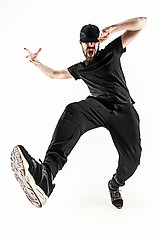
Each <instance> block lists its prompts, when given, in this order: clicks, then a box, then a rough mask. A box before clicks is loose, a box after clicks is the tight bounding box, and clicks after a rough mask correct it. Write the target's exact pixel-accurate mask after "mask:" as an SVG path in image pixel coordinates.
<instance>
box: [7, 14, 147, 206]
mask: <svg viewBox="0 0 160 240" xmlns="http://www.w3.org/2000/svg"><path fill="white" fill-rule="evenodd" d="M145 25H146V17H138V18H132V19H129V20H126V21H124V22H121V23H119V24H115V25H112V26H109V27H106V28H105V29H103V30H102V32H101V34H100V32H99V29H98V27H97V26H95V25H91V24H89V25H85V26H83V27H82V29H81V32H80V44H81V46H82V51H83V53H84V55H85V57H86V59H85V61H83V62H80V63H78V64H75V65H73V66H71V67H69V68H68V69H65V70H61V71H56V70H53V69H51V68H49V67H47V66H45V65H43V64H42V63H40V62H39V61H38V60H37V57H38V54H39V52H40V51H41V49H39V51H38V52H37V53H35V54H33V53H31V52H30V51H29V50H28V49H25V50H27V52H28V53H29V55H28V56H27V58H29V59H30V62H32V63H33V64H34V65H35V66H37V67H38V68H39V69H40V70H41V71H42V72H43V73H44V74H45V75H47V76H48V77H50V78H53V79H68V78H72V77H74V78H75V79H82V80H83V81H84V82H85V83H86V84H87V86H88V88H89V90H90V93H91V96H89V97H87V98H86V99H85V100H82V101H80V102H74V103H71V104H69V105H68V106H67V107H66V108H65V110H64V112H63V114H62V116H61V117H60V119H59V121H58V124H57V126H56V129H55V131H54V134H53V137H52V140H51V143H50V145H49V147H48V150H47V152H46V156H45V159H44V162H43V163H42V162H41V163H38V162H37V161H36V160H35V159H34V158H32V157H31V156H30V155H29V154H28V152H27V151H26V150H25V148H24V147H23V146H22V145H17V146H16V147H14V149H13V151H12V154H11V166H12V170H13V171H14V173H15V176H16V178H17V180H18V181H19V183H20V185H21V187H22V189H23V190H24V192H25V194H26V196H27V197H28V199H29V200H30V201H31V203H32V204H33V205H35V206H37V207H42V206H43V205H44V204H45V202H46V200H47V199H48V197H49V196H50V195H51V193H52V191H53V189H54V187H55V184H54V183H53V179H54V178H55V176H56V174H57V173H58V171H59V170H60V169H62V167H63V166H64V164H65V163H66V162H67V157H68V155H69V153H70V152H71V150H72V149H73V147H74V146H75V144H76V143H77V142H78V140H79V138H80V136H82V134H84V133H85V132H87V131H89V130H91V129H94V128H97V127H104V128H107V129H108V130H109V132H110V134H111V137H112V139H113V142H114V144H115V147H116V149H117V151H118V154H119V162H118V167H117V170H116V173H115V174H114V175H113V177H112V179H111V180H110V181H109V182H108V187H109V192H110V195H111V201H112V204H113V205H114V206H115V207H117V208H122V206H123V199H122V196H121V194H120V192H119V187H121V186H124V185H125V181H126V180H127V179H128V178H130V177H131V176H132V174H133V173H134V172H135V170H136V169H137V167H138V165H139V164H140V156H141V145H140V131H139V116H138V114H137V112H136V110H135V108H134V107H133V104H134V101H133V99H132V98H131V96H130V94H129V91H128V88H127V85H126V81H125V77H124V74H123V71H122V68H121V63H120V57H121V55H122V54H123V53H124V52H125V51H126V46H128V44H129V43H130V42H131V41H132V40H133V39H135V37H136V36H137V35H138V34H139V33H140V32H141V30H142V29H143V27H144V26H145ZM121 30H125V32H124V33H123V34H122V35H121V36H119V37H117V38H116V39H115V40H113V41H112V42H111V43H109V44H108V45H107V46H106V47H105V48H104V49H102V50H99V45H100V43H101V42H103V41H105V40H106V39H108V37H109V36H110V35H111V34H113V33H115V32H117V31H121ZM98 161H99V163H100V159H98Z"/></svg>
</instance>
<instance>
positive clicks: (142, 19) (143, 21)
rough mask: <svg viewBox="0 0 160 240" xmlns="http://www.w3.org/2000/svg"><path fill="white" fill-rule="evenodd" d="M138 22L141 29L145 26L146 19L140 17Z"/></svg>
mask: <svg viewBox="0 0 160 240" xmlns="http://www.w3.org/2000/svg"><path fill="white" fill-rule="evenodd" d="M139 22H140V23H141V26H142V28H143V27H145V26H146V24H147V17H140V18H139Z"/></svg>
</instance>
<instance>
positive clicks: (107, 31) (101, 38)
mask: <svg viewBox="0 0 160 240" xmlns="http://www.w3.org/2000/svg"><path fill="white" fill-rule="evenodd" d="M112 33H113V27H111V26H110V27H106V28H104V29H102V31H101V34H100V36H99V38H98V39H99V41H100V42H101V43H102V42H104V41H105V40H106V39H107V38H109V37H110V36H111V34H112Z"/></svg>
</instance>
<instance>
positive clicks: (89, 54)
mask: <svg viewBox="0 0 160 240" xmlns="http://www.w3.org/2000/svg"><path fill="white" fill-rule="evenodd" d="M98 51H99V47H98V49H97V50H96V49H95V48H93V47H88V48H87V49H86V51H85V50H84V49H83V53H84V56H85V57H86V59H87V60H88V61H92V60H93V59H94V58H95V57H96V56H97V55H98Z"/></svg>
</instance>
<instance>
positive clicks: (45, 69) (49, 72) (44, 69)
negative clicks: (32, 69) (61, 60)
mask: <svg viewBox="0 0 160 240" xmlns="http://www.w3.org/2000/svg"><path fill="white" fill-rule="evenodd" d="M34 65H35V66H36V67H37V68H38V69H39V70H40V71H41V72H42V73H44V74H45V75H46V76H47V77H49V78H54V73H55V70H53V69H52V68H50V67H47V66H45V65H44V64H42V63H40V62H38V63H35V64H34Z"/></svg>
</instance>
